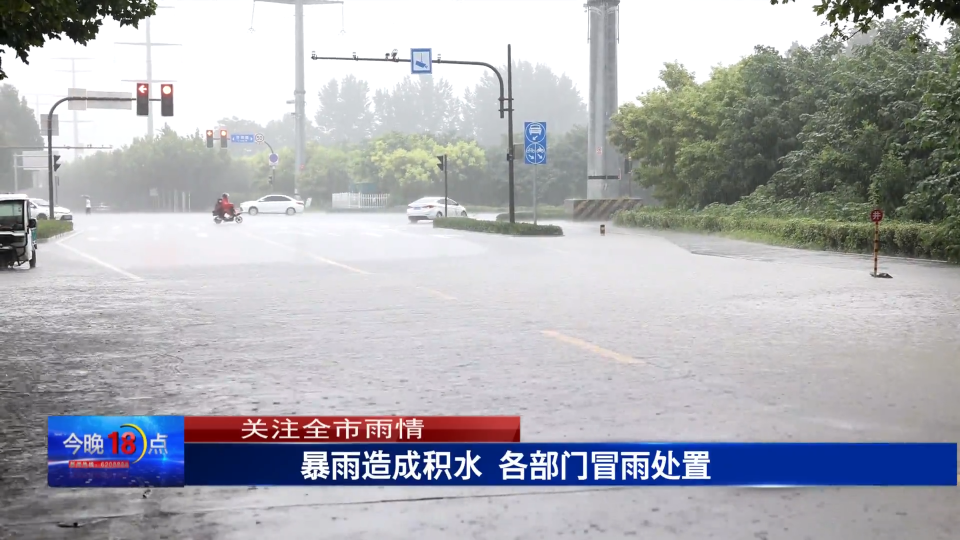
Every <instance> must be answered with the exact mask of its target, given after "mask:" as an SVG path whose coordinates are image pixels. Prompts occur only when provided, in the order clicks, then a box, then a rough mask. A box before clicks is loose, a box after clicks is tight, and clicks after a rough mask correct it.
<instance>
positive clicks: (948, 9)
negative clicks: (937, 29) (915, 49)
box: [770, 0, 960, 37]
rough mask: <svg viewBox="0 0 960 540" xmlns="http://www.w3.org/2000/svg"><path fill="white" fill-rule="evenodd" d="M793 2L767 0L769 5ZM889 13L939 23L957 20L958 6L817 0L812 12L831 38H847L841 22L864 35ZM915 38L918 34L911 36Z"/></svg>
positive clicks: (933, 0) (910, 0) (929, 0)
mask: <svg viewBox="0 0 960 540" xmlns="http://www.w3.org/2000/svg"><path fill="white" fill-rule="evenodd" d="M791 2H796V0H770V4H771V5H774V6H775V5H777V4H789V3H791ZM888 9H891V11H892V12H893V13H894V14H896V16H899V17H901V18H906V19H915V18H918V17H928V18H934V19H937V20H939V21H940V24H945V23H947V22H952V23H957V22H958V21H960V3H957V2H953V1H951V0H869V1H867V0H819V1H818V3H817V4H815V5H814V7H813V11H814V12H815V13H816V14H817V15H819V16H821V17H823V18H824V19H826V20H827V22H828V23H829V24H830V26H831V27H833V34H832V35H833V36H834V37H847V36H849V35H851V33H852V32H851V31H850V30H849V29H847V28H844V23H848V22H849V23H853V31H854V32H861V33H864V34H865V33H867V32H869V31H870V29H871V28H873V27H874V26H875V25H876V24H877V22H878V21H880V20H881V19H883V18H884V17H885V16H886V15H888V14H889V13H890V12H889V11H887V10H888ZM914 35H915V36H916V35H919V34H914Z"/></svg>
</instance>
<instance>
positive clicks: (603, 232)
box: [600, 223, 607, 236]
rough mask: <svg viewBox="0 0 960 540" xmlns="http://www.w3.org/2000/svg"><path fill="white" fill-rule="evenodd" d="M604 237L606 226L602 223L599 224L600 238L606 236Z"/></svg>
mask: <svg viewBox="0 0 960 540" xmlns="http://www.w3.org/2000/svg"><path fill="white" fill-rule="evenodd" d="M606 235H607V226H606V225H604V224H603V223H601V224H600V236H606Z"/></svg>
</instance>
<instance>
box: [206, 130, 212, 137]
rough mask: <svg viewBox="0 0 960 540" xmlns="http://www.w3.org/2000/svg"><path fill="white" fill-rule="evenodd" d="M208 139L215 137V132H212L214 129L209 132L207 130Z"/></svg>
mask: <svg viewBox="0 0 960 540" xmlns="http://www.w3.org/2000/svg"><path fill="white" fill-rule="evenodd" d="M207 137H213V130H212V129H208V130H207Z"/></svg>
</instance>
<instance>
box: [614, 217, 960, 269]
mask: <svg viewBox="0 0 960 540" xmlns="http://www.w3.org/2000/svg"><path fill="white" fill-rule="evenodd" d="M613 221H614V223H616V224H617V225H621V226H625V227H640V228H646V229H673V230H682V231H695V232H706V233H726V234H730V233H752V234H756V235H757V236H760V237H765V238H768V239H770V240H773V241H776V243H780V244H786V245H791V246H797V247H807V248H818V249H822V250H829V251H842V252H848V253H873V235H874V225H873V223H871V222H869V221H865V222H853V221H837V220H828V219H813V218H783V217H777V218H766V217H735V216H717V215H708V214H704V213H700V212H687V211H680V210H661V209H640V210H630V211H625V212H619V213H617V215H616V216H614V220H613ZM955 236H956V235H953V234H951V231H950V230H949V229H948V228H947V227H944V226H941V225H936V224H929V223H911V222H897V221H884V222H882V223H881V224H880V251H881V253H885V254H887V255H895V256H903V257H918V258H927V259H936V260H942V261H950V262H954V263H957V262H960V246H958V244H960V238H956V237H955Z"/></svg>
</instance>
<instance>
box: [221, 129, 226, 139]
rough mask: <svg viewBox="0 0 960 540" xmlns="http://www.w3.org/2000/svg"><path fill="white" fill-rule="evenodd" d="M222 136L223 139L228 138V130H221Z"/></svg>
mask: <svg viewBox="0 0 960 540" xmlns="http://www.w3.org/2000/svg"><path fill="white" fill-rule="evenodd" d="M220 136H221V137H226V136H227V130H225V129H221V130H220Z"/></svg>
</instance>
